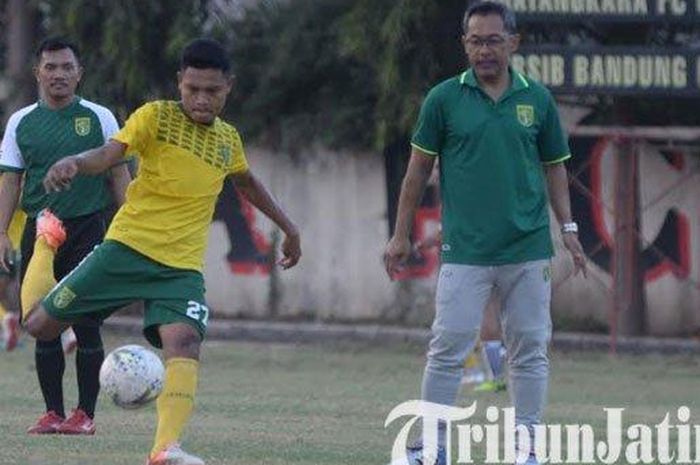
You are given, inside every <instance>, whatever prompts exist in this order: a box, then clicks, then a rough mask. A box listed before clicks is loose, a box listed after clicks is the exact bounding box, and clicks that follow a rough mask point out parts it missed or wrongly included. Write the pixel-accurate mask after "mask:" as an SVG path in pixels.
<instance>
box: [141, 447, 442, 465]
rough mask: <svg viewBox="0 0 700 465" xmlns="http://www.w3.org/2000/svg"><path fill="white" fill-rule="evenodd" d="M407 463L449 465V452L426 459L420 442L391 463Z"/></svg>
mask: <svg viewBox="0 0 700 465" xmlns="http://www.w3.org/2000/svg"><path fill="white" fill-rule="evenodd" d="M406 463H408V465H447V452H446V451H445V448H444V447H442V446H438V449H437V457H434V458H433V459H432V460H431V459H430V458H427V459H426V458H425V457H423V445H422V444H420V443H418V444H416V445H413V446H410V447H408V448H406V458H405V459H399V461H398V463H396V462H391V463H390V464H389V465H405V464H406ZM149 465H150V464H149Z"/></svg>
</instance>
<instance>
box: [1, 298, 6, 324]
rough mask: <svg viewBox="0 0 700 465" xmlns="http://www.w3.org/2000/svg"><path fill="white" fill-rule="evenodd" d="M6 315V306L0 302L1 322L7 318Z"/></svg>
mask: <svg viewBox="0 0 700 465" xmlns="http://www.w3.org/2000/svg"><path fill="white" fill-rule="evenodd" d="M5 315H7V309H6V308H5V306H4V305H3V304H2V302H0V320H2V319H3V318H5Z"/></svg>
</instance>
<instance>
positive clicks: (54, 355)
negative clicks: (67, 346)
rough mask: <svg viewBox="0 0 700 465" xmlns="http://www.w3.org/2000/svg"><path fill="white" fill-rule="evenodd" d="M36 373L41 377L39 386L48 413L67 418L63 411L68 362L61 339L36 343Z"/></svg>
mask: <svg viewBox="0 0 700 465" xmlns="http://www.w3.org/2000/svg"><path fill="white" fill-rule="evenodd" d="M34 361H35V363H36V373H37V375H38V377H39V386H40V387H41V393H42V394H43V395H44V402H45V403H46V411H49V410H53V411H54V412H56V413H57V414H58V415H60V416H62V417H65V416H66V412H65V411H64V410H63V372H64V371H65V369H66V360H65V359H64V357H63V346H61V338H60V337H58V338H56V339H54V340H53V341H38V340H37V341H36V348H35V350H34Z"/></svg>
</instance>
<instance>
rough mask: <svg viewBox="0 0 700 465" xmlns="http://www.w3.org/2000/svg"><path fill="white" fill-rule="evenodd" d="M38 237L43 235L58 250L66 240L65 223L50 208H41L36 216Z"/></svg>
mask: <svg viewBox="0 0 700 465" xmlns="http://www.w3.org/2000/svg"><path fill="white" fill-rule="evenodd" d="M36 237H37V239H38V238H40V237H43V238H44V240H45V241H46V243H47V244H49V247H51V248H52V249H54V250H58V248H59V247H61V244H63V243H64V242H65V240H66V229H65V228H64V227H63V223H62V222H61V220H59V219H58V217H56V215H54V214H53V213H51V210H49V209H48V208H45V209H43V210H41V211H40V212H39V215H37V217H36Z"/></svg>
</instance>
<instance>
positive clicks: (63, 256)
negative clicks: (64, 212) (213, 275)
mask: <svg viewBox="0 0 700 465" xmlns="http://www.w3.org/2000/svg"><path fill="white" fill-rule="evenodd" d="M62 221H63V226H64V227H65V228H66V242H64V243H63V245H62V246H61V247H59V249H58V252H57V253H56V259H55V260H54V263H53V276H54V278H55V279H56V281H60V280H61V279H63V277H64V276H66V275H67V274H68V273H70V272H71V270H72V269H73V268H75V267H76V266H78V263H80V262H81V261H82V259H83V258H85V256H86V255H87V254H89V253H90V252H91V251H92V249H94V248H95V246H96V245H98V244H100V243H101V242H102V240H103V239H104V236H105V232H106V231H107V224H106V221H105V215H104V213H103V212H102V211H97V212H95V213H90V214H89V215H83V216H77V217H75V218H69V219H65V220H62ZM35 239H36V218H27V224H26V226H25V227H24V234H22V243H21V246H20V247H21V251H22V266H21V268H20V279H21V280H22V281H23V280H24V274H25V273H26V272H27V265H28V264H29V260H31V258H32V254H33V253H34V241H35ZM20 282H21V281H20Z"/></svg>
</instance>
